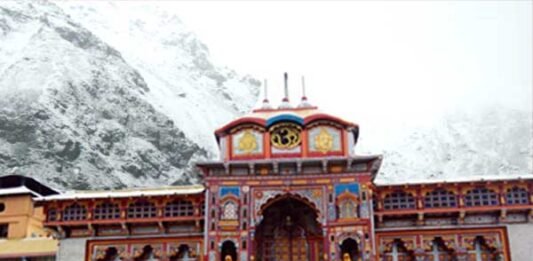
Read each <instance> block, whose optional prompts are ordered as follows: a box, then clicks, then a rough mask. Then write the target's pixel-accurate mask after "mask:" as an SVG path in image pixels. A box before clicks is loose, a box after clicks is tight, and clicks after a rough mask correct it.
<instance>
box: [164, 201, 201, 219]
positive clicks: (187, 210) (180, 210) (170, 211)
mask: <svg viewBox="0 0 533 261" xmlns="http://www.w3.org/2000/svg"><path fill="white" fill-rule="evenodd" d="M192 215H194V208H193V206H192V203H191V202H190V201H185V200H175V201H172V202H170V203H168V204H167V205H166V207H165V217H183V216H192Z"/></svg>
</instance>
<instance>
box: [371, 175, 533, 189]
mask: <svg viewBox="0 0 533 261" xmlns="http://www.w3.org/2000/svg"><path fill="white" fill-rule="evenodd" d="M516 180H533V174H518V175H484V176H468V175H465V176H460V177H453V178H447V179H419V180H406V181H402V182H399V181H395V182H388V181H375V184H376V186H378V187H387V186H406V185H423V184H424V185H426V184H428V185H429V184H439V183H441V184H443V183H471V182H487V181H516Z"/></svg>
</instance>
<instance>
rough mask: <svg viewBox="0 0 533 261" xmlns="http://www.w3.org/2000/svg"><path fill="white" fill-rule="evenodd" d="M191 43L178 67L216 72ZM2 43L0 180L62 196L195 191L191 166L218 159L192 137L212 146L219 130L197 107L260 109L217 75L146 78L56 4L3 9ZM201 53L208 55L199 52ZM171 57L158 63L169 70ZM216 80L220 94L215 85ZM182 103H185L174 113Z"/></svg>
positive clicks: (245, 83)
mask: <svg viewBox="0 0 533 261" xmlns="http://www.w3.org/2000/svg"><path fill="white" fill-rule="evenodd" d="M187 39H189V38H179V39H178V40H182V41H184V43H183V45H179V44H178V45H177V47H173V48H171V49H172V50H173V52H175V53H174V55H175V56H174V59H184V60H188V61H195V60H199V61H204V62H205V63H206V64H209V62H208V57H207V54H206V53H205V52H204V51H203V49H202V48H201V43H199V42H197V41H196V40H190V39H194V37H193V36H190V39H189V40H190V41H189V42H187V41H188V40H187ZM170 40H172V38H170ZM0 43H1V44H0V173H4V174H7V173H14V172H15V173H20V174H25V175H31V176H34V177H36V178H38V179H39V180H42V181H44V182H45V183H47V184H49V185H52V186H55V187H58V188H64V187H70V188H89V187H93V188H105V187H125V186H155V185H160V184H170V183H187V182H198V180H197V177H196V176H195V174H194V173H195V171H194V170H193V168H192V165H191V163H192V162H193V161H194V160H195V159H199V158H205V157H209V154H210V152H213V150H210V152H209V151H208V150H206V149H205V147H208V145H206V144H207V143H206V142H204V143H202V142H199V141H198V139H195V138H194V136H193V134H195V132H194V131H192V130H193V129H196V128H197V129H196V130H197V131H196V132H199V133H201V134H198V137H212V136H211V135H212V131H213V128H212V127H211V125H212V124H216V123H213V122H212V121H216V120H217V119H210V118H209V117H207V116H206V117H203V116H205V115H203V114H201V113H200V112H199V111H200V107H202V106H206V105H207V104H206V103H207V102H210V103H211V104H209V110H210V111H218V112H224V113H227V115H226V116H225V117H235V116H236V114H237V113H238V112H239V111H244V110H247V109H249V108H246V107H245V106H246V103H242V105H240V107H237V106H236V105H235V102H233V101H232V100H231V99H237V98H239V99H242V100H246V101H250V103H253V102H255V99H256V96H255V94H254V93H255V92H257V89H258V88H257V86H256V83H255V81H253V80H251V79H247V78H245V80H243V79H240V80H236V79H237V76H236V75H235V74H234V73H231V72H227V71H226V70H218V69H217V68H216V67H214V66H212V67H210V68H202V67H199V66H198V65H194V64H193V65H190V64H189V67H187V68H180V69H179V70H178V69H176V70H173V69H172V68H171V67H173V66H177V63H175V64H164V63H161V64H154V65H153V66H148V65H146V68H152V69H153V70H159V71H161V72H165V73H168V74H171V73H176V76H175V77H167V76H168V75H164V74H156V73H152V74H150V73H146V70H148V69H146V68H144V69H145V71H140V70H138V69H137V68H135V66H132V65H130V64H129V63H128V61H126V60H125V59H124V58H123V55H122V54H121V52H120V51H118V49H117V48H115V47H112V46H110V45H108V44H107V43H106V42H104V41H102V40H101V39H100V38H99V37H98V36H96V35H94V34H93V33H92V32H91V31H89V30H87V29H85V28H84V27H82V26H81V25H79V24H78V23H77V22H75V21H74V20H72V19H71V18H69V17H68V15H66V14H65V13H64V12H63V11H62V9H61V8H59V7H57V6H56V5H54V4H52V3H49V2H41V1H24V2H1V3H0ZM197 45H198V46H199V47H198V50H197V51H198V52H203V53H196V51H195V50H192V49H194V47H193V46H197ZM154 48H155V47H154ZM187 48H189V49H187ZM191 48H192V49H191ZM126 53H128V51H127V50H126ZM167 55H170V54H169V53H164V54H160V56H161V58H160V59H161V60H163V57H166V58H168V59H169V60H170V59H171V57H168V56H167ZM139 59H140V58H139ZM140 69H143V68H140ZM185 71H188V72H189V76H188V77H183V78H182V77H181V76H180V74H181V75H185V74H186V72H185ZM141 73H144V74H145V75H142V74H141ZM226 73H227V74H226ZM213 75H219V76H220V84H217V83H216V81H215V80H209V79H212V78H213V77H214V76H213ZM145 77H146V79H150V80H146V79H145ZM210 77H211V78H210ZM158 78H160V79H159V81H161V82H166V83H167V85H158V84H157V83H158V82H157V81H154V79H158ZM224 79H227V80H224ZM174 81H176V82H175V83H174ZM197 83H198V84H197ZM174 84H175V87H176V88H175V89H172V86H174ZM239 89H244V90H243V91H240V90H239ZM192 90H196V92H192ZM165 92H167V93H165ZM234 93H239V94H241V96H238V95H233V94H234ZM208 94H210V95H208ZM230 94H231V95H233V96H230ZM175 95H177V96H178V97H181V99H182V100H187V103H183V102H182V103H180V102H179V101H176V103H175V104H174V106H173V107H172V108H169V107H168V106H170V103H172V100H174V98H175V97H174V96H175ZM247 95H248V96H247ZM226 96H227V97H226ZM204 98H205V99H207V100H204ZM158 99H159V100H158ZM215 100H216V101H215ZM189 103H190V104H189ZM165 106H167V107H165ZM206 110H207V109H206ZM170 111H172V112H174V113H175V114H172V113H170ZM197 112H198V114H196V113H197ZM204 114H205V113H204ZM176 115H179V118H178V117H176ZM196 115H197V116H198V117H196ZM214 116H216V115H214ZM222 120H224V119H222ZM202 125H206V126H208V127H209V128H208V129H202V128H200V127H198V126H202ZM191 136H192V137H191ZM206 140H210V141H212V139H210V138H206ZM212 142H214V141H212Z"/></svg>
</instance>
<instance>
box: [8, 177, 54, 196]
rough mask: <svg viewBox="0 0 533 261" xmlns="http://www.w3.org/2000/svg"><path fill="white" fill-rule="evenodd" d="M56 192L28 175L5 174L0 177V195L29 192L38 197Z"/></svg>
mask: <svg viewBox="0 0 533 261" xmlns="http://www.w3.org/2000/svg"><path fill="white" fill-rule="evenodd" d="M58 193H59V192H58V191H57V190H55V189H52V188H50V187H48V186H46V185H44V184H42V183H40V182H39V181H37V180H35V179H33V178H30V177H26V176H22V175H6V176H2V177H0V194H1V195H15V194H31V195H32V196H35V197H39V196H48V195H53V194H58Z"/></svg>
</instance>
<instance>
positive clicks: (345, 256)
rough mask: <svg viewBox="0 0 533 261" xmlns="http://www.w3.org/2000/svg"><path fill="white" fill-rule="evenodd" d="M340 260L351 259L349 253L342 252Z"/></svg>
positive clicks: (348, 260) (346, 260)
mask: <svg viewBox="0 0 533 261" xmlns="http://www.w3.org/2000/svg"><path fill="white" fill-rule="evenodd" d="M342 261H352V258H351V257H350V254H348V253H344V254H343V255H342Z"/></svg>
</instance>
